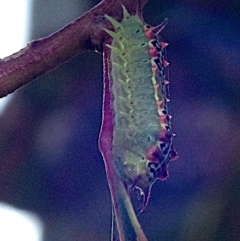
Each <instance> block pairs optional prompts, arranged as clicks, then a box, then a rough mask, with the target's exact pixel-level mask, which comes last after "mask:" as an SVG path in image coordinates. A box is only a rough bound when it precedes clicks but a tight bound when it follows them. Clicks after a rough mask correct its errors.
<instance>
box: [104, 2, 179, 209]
mask: <svg viewBox="0 0 240 241" xmlns="http://www.w3.org/2000/svg"><path fill="white" fill-rule="evenodd" d="M122 8H123V19H122V21H121V22H118V21H117V20H115V19H114V18H112V17H110V16H108V15H106V16H105V17H106V19H107V20H108V21H109V22H110V23H111V24H112V26H113V30H109V29H104V30H105V31H106V32H107V34H109V35H110V36H111V37H112V42H111V44H106V45H105V46H104V98H103V120H102V126H101V132H100V138H99V148H100V151H101V153H102V155H103V158H105V159H106V158H109V159H111V161H113V163H114V166H115V168H116V170H117V173H118V175H119V177H120V178H121V180H122V181H123V182H124V184H125V185H126V187H127V188H128V190H129V191H131V190H132V189H133V188H137V189H139V190H140V191H141V194H142V195H143V204H142V207H141V210H143V209H144V208H145V207H146V205H147V203H148V200H149V196H150V190H151V186H152V184H153V183H154V182H155V181H156V180H158V179H160V180H162V181H164V180H166V179H167V178H168V175H169V174H168V166H169V162H170V161H171V160H175V159H177V153H176V151H175V149H174V148H173V146H172V137H173V136H174V134H173V133H172V130H171V115H170V113H169V112H170V111H169V101H170V100H169V87H168V86H169V81H168V80H167V79H166V68H167V66H168V64H169V63H168V62H167V61H166V59H165V55H166V54H165V47H166V46H167V45H168V44H167V43H165V42H163V41H162V40H161V37H160V35H159V34H160V32H161V31H162V30H163V28H164V27H165V25H166V23H167V20H165V21H164V22H163V23H161V24H160V25H158V26H156V27H150V26H149V25H147V24H146V23H145V22H144V20H143V19H142V16H140V13H139V11H137V13H136V14H135V15H130V14H129V12H128V11H127V9H126V8H125V7H124V6H122Z"/></svg>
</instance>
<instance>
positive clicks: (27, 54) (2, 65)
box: [0, 0, 148, 98]
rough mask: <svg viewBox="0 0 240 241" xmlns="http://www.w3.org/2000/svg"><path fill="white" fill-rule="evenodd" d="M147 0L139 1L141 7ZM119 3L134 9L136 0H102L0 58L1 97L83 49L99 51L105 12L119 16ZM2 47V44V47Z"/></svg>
mask: <svg viewBox="0 0 240 241" xmlns="http://www.w3.org/2000/svg"><path fill="white" fill-rule="evenodd" d="M147 2H148V0H141V4H142V6H144V5H145V4H146V3H147ZM121 4H123V5H125V6H126V8H127V9H128V11H129V12H130V13H132V14H133V13H135V12H136V6H137V0H103V1H102V2H101V3H99V4H98V5H97V6H95V7H94V8H92V9H91V10H90V11H88V12H87V13H85V14H84V15H83V16H81V17H79V18H78V19H76V20H75V21H74V22H72V23H70V24H68V25H67V26H66V27H64V28H62V29H61V30H59V31H58V32H56V33H54V34H52V35H50V36H49V37H46V38H42V39H38V40H34V41H32V42H30V43H29V44H28V45H27V46H26V47H25V48H24V49H22V50H20V51H19V52H17V53H15V54H13V55H11V56H9V57H6V58H4V59H2V60H0V98H1V97H4V96H6V95H8V94H10V93H12V92H14V91H15V90H17V89H18V88H20V87H21V86H23V85H25V84H28V83H29V82H31V81H32V80H34V79H36V78H37V77H39V76H41V75H43V74H45V73H46V72H48V71H49V70H52V69H54V68H56V67H57V66H59V65H60V64H62V63H63V62H65V61H67V60H69V59H71V58H72V57H73V56H75V55H76V54H79V53H82V52H84V51H86V50H90V49H95V50H98V51H99V52H101V51H102V44H103V43H104V42H105V41H106V39H107V38H109V37H108V35H107V34H106V33H105V32H104V31H103V30H102V29H103V28H109V27H110V24H109V23H108V22H107V21H106V20H105V18H104V14H108V15H110V16H113V17H114V18H115V19H117V20H120V19H121V18H122V10H121ZM2 47H3V46H2Z"/></svg>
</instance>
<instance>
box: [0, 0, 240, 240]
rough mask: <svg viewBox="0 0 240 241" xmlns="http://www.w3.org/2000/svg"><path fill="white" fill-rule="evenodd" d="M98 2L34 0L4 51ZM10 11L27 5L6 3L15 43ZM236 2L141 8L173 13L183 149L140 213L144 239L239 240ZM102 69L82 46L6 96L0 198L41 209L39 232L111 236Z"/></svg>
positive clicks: (172, 53) (172, 52) (239, 17)
mask: <svg viewBox="0 0 240 241" xmlns="http://www.w3.org/2000/svg"><path fill="white" fill-rule="evenodd" d="M1 2H7V0H6V1H5V0H2V1H1ZM12 2H14V1H12ZM15 2H22V4H25V3H23V2H24V1H16V0H15ZM98 2H99V1H93V0H92V1H90V0H61V1H58V0H31V1H30V0H29V1H28V5H27V7H26V9H28V11H26V13H25V14H26V16H25V17H26V18H25V20H24V21H25V22H24V25H23V26H25V31H26V33H27V34H26V35H25V39H24V41H23V42H22V46H18V47H16V49H13V50H11V52H10V53H5V55H6V54H7V55H8V54H11V53H13V52H15V51H17V50H18V49H19V48H21V47H23V46H24V45H25V44H26V43H27V42H28V41H30V40H32V39H36V38H40V37H45V36H47V35H49V34H51V33H52V32H54V31H56V30H58V29H59V28H61V27H63V26H64V25H66V24H67V23H69V22H70V21H72V20H74V19H75V18H77V17H78V16H79V15H81V14H82V13H84V12H86V11H87V10H88V9H90V8H91V7H93V6H94V5H95V4H97V3H98ZM13 9H15V10H16V9H17V10H18V12H22V11H23V10H21V8H20V7H19V8H18V7H16V5H14V3H13V4H12V8H10V9H9V10H8V11H9V12H8V14H9V16H10V18H11V19H14V20H15V25H14V26H15V27H14V26H13V27H8V29H9V33H6V34H5V35H4V37H7V38H8V42H10V41H11V40H13V39H14V40H16V41H17V39H18V37H17V36H14V37H13V36H11V35H10V34H11V33H14V32H15V33H17V30H18V29H19V28H20V27H17V28H16V24H17V22H19V21H20V20H19V19H18V18H17V17H16V16H17V15H16V14H15V13H14V12H13V11H12V10H13ZM24 9H25V8H24ZM239 9H240V3H239V1H216V0H213V1H205V0H203V1H194V0H182V1H174V0H173V1H167V0H162V1H154V0H149V3H148V4H147V5H146V6H145V8H144V11H143V15H144V18H145V20H146V22H147V23H149V24H150V25H153V26H154V25H157V24H159V23H160V22H161V21H163V20H164V18H168V19H169V23H168V25H167V27H166V28H165V30H164V31H163V33H162V37H163V39H164V40H165V41H166V42H168V43H169V46H168V48H167V50H168V60H169V62H170V68H169V72H170V79H169V80H170V82H171V85H170V91H171V111H172V115H173V117H174V118H173V121H172V126H173V130H174V131H175V132H176V133H177V136H176V137H175V139H174V146H175V148H176V149H177V151H178V154H179V159H178V160H177V161H176V162H174V163H171V166H170V178H169V179H168V180H167V181H166V182H160V181H159V182H157V183H156V184H155V185H154V186H153V189H152V195H151V199H150V202H149V205H148V207H147V208H146V210H145V211H144V212H143V213H142V214H141V215H140V216H139V219H140V222H141V224H142V226H143V229H144V230H145V233H146V235H147V236H148V238H149V241H164V240H167V241H176V240H180V241H183V240H184V241H186V240H187V241H188V240H189V241H191V240H194V241H195V240H197V241H198V240H199V241H205V240H209V241H228V240H229V241H235V240H240V205H239V203H240V67H239V63H240V47H239V46H240V44H239V39H240V31H239V29H240V10H239ZM24 11H25V10H24ZM1 21H3V20H1ZM1 24H2V22H1ZM1 26H2V25H1ZM4 26H5V23H4ZM26 26H27V28H26ZM1 28H2V27H1ZM22 31H23V30H22ZM1 38H2V36H1ZM19 38H20V37H19ZM16 41H15V42H16ZM21 41H22V40H21ZM0 49H1V50H2V49H5V46H3V44H1V47H0ZM5 55H4V54H3V56H0V57H1V58H2V57H4V56H5ZM102 75H103V73H102V56H101V55H99V54H96V53H92V52H87V53H84V54H82V55H80V56H77V57H75V58H74V59H72V60H71V61H69V62H67V63H65V64H63V65H62V66H60V67H59V68H58V69H56V70H54V71H52V72H51V73H49V74H47V75H45V76H43V77H41V78H38V79H37V80H35V81H34V82H32V83H31V84H29V85H27V86H25V87H24V88H22V89H20V90H18V91H17V92H15V93H14V94H13V95H10V97H11V98H10V101H9V102H8V104H7V105H6V106H5V108H4V109H2V111H1V113H0V137H1V138H0V201H1V202H2V203H5V204H8V205H13V206H14V207H16V208H18V209H21V210H26V211H29V212H31V213H34V214H35V215H37V216H38V220H39V219H40V220H42V223H43V226H44V232H43V237H42V241H69V240H70V241H82V240H83V241H84V240H91V241H101V240H103V241H105V240H110V224H111V203H110V194H109V190H108V185H107V181H106V177H105V170H104V164H103V161H102V158H101V155H100V153H99V150H98V145H97V141H98V134H99V129H100V125H101V102H102ZM5 99H6V98H3V100H5ZM1 103H2V102H1ZM0 231H1V227H0ZM6 240H7V239H6ZM3 241H5V240H3ZM9 241H10V240H9ZM11 241H12V240H11Z"/></svg>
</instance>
